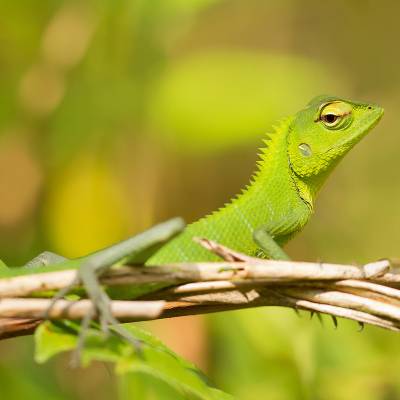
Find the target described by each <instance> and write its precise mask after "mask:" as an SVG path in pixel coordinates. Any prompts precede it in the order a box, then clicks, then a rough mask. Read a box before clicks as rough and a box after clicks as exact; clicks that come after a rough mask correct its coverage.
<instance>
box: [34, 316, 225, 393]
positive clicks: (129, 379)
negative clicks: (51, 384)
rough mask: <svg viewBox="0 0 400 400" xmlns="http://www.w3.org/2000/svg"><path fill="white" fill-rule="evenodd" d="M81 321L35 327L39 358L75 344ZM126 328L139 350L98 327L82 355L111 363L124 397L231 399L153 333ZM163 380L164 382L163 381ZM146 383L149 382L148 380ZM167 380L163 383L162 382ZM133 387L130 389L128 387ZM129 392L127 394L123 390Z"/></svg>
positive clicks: (87, 359) (88, 359) (85, 362)
mask: <svg viewBox="0 0 400 400" xmlns="http://www.w3.org/2000/svg"><path fill="white" fill-rule="evenodd" d="M79 327H80V325H79V323H78V324H77V323H74V322H68V321H66V322H65V323H64V324H63V326H61V324H52V323H50V322H46V323H44V324H42V325H40V327H39V328H38V329H37V330H36V332H35V342H36V354H35V358H36V361H37V362H39V363H43V362H46V361H47V360H48V359H50V358H51V357H53V356H54V355H56V354H59V353H61V352H65V351H67V350H74V349H75V348H76V344H77V340H78V337H77V335H76V333H77V331H79ZM125 327H126V329H127V330H128V331H129V332H130V334H132V335H133V336H134V337H135V338H136V339H137V340H140V343H141V348H140V351H135V350H134V349H133V346H132V344H131V343H129V342H128V341H126V340H124V339H121V338H119V337H117V336H116V335H113V336H110V337H109V338H107V339H105V338H104V337H102V336H101V335H99V332H98V330H92V331H89V332H88V336H87V339H86V345H85V348H84V350H83V351H82V354H80V358H81V360H82V364H83V365H84V366H85V365H89V364H90V363H91V362H92V361H94V360H100V361H103V362H108V363H112V364H114V365H115V372H116V373H117V374H118V375H119V376H120V379H121V380H122V381H123V385H122V394H123V398H124V397H125V398H128V397H130V398H131V397H132V395H134V396H135V397H138V398H145V397H146V396H147V395H148V394H151V395H150V396H151V397H152V396H155V398H165V397H164V393H165V391H167V393H168V394H171V396H172V395H174V397H171V396H170V395H168V396H167V397H169V398H176V399H178V398H179V399H189V400H190V399H192V400H201V399H204V400H229V399H232V397H231V396H229V395H227V394H225V393H223V392H221V391H219V390H217V389H216V388H214V387H213V386H212V385H210V384H209V382H207V380H208V379H207V378H206V377H205V376H204V375H203V373H202V372H201V371H200V370H198V369H197V368H196V367H195V366H194V365H193V364H191V363H189V362H187V361H186V360H183V359H182V358H181V357H179V356H178V355H177V354H175V353H174V352H172V351H171V350H170V349H168V347H166V346H165V345H164V344H163V343H161V342H160V341H159V340H158V339H157V338H155V337H154V336H153V335H151V334H150V333H148V332H146V331H144V330H142V329H140V328H137V327H136V326H133V325H132V324H130V325H126V326H125ZM147 379H149V381H148V382H146V380H147ZM160 381H161V382H160ZM146 383H147V384H146ZM162 383H164V385H162ZM128 387H130V389H129V390H126V388H128ZM125 392H126V394H124V393H125Z"/></svg>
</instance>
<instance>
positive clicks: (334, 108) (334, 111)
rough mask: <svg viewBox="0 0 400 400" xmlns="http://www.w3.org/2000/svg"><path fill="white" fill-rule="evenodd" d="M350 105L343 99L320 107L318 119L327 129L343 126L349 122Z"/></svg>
mask: <svg viewBox="0 0 400 400" xmlns="http://www.w3.org/2000/svg"><path fill="white" fill-rule="evenodd" d="M351 112H352V107H351V106H350V104H348V103H345V102H343V101H335V102H333V103H329V104H326V105H324V106H323V107H322V109H321V111H320V115H319V119H318V120H319V121H321V122H322V123H323V125H324V126H325V127H326V128H328V129H340V128H345V127H347V126H348V125H349V123H350V122H351Z"/></svg>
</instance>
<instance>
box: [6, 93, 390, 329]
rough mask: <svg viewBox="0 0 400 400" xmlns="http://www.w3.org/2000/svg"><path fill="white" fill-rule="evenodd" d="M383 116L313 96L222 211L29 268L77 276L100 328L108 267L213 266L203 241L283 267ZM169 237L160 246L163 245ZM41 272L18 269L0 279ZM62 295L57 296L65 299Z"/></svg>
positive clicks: (367, 107) (107, 317) (107, 318)
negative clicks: (323, 194)
mask: <svg viewBox="0 0 400 400" xmlns="http://www.w3.org/2000/svg"><path fill="white" fill-rule="evenodd" d="M382 115H383V109H382V108H380V107H378V106H376V105H372V104H365V103H357V102H354V101H349V100H343V99H340V98H337V97H331V96H320V97H317V98H315V99H313V100H312V101H311V102H310V103H309V104H308V105H307V106H306V107H305V108H304V109H303V110H301V111H299V112H298V113H297V114H295V115H294V116H291V117H289V118H286V119H284V120H283V121H282V122H281V123H280V124H279V125H278V126H277V127H275V129H274V131H273V132H272V133H271V134H269V135H268V137H267V139H266V140H265V147H264V148H263V149H262V150H261V160H260V161H259V162H258V170H257V172H256V173H255V174H254V176H253V177H252V179H251V182H250V184H249V185H248V186H247V187H246V188H245V189H244V190H243V191H242V193H241V194H239V195H238V196H237V197H235V198H234V199H233V200H232V201H231V202H230V203H228V204H227V205H225V207H222V208H220V209H219V210H218V211H216V212H214V213H212V214H211V215H209V216H207V217H204V218H201V219H200V220H198V221H197V222H194V223H193V224H191V225H189V226H188V227H186V228H185V229H184V230H183V232H182V233H180V232H181V230H182V229H183V227H184V224H183V222H182V220H180V219H175V220H171V221H169V222H167V223H164V224H162V225H159V226H156V227H153V228H152V229H150V230H149V231H147V232H144V233H142V234H140V235H138V236H136V237H133V238H131V239H128V240H126V241H124V242H121V243H118V244H116V245H114V246H111V247H109V248H107V249H104V250H101V251H99V252H97V253H94V254H92V255H89V256H86V257H83V258H80V259H76V260H66V259H64V258H62V257H60V256H57V255H54V254H52V253H43V254H42V255H40V256H38V257H37V258H36V259H34V260H33V262H31V263H29V264H28V266H32V265H37V264H41V265H43V264H51V265H48V266H47V267H45V268H44V269H45V270H46V271H49V270H54V269H61V268H63V269H67V268H78V269H79V273H78V276H79V279H80V280H82V281H83V284H84V285H85V288H86V290H87V293H88V295H89V297H90V298H91V299H92V301H93V302H94V304H95V305H96V306H97V310H98V312H99V317H100V320H101V321H102V322H103V326H104V328H105V326H106V324H108V323H112V324H114V323H116V322H117V321H115V320H114V319H113V318H112V316H111V313H110V312H109V308H108V298H107V296H106V295H105V293H104V292H103V291H102V290H101V289H100V287H99V285H98V284H97V276H98V275H99V274H100V273H101V272H103V271H104V270H105V269H107V268H109V267H110V266H112V265H115V264H123V263H125V262H130V263H139V262H146V264H147V265H160V264H165V263H170V262H180V261H206V260H214V259H216V256H214V255H213V254H211V253H209V252H207V251H206V250H205V249H203V248H201V247H200V246H199V245H198V244H196V243H195V242H194V241H193V240H192V239H193V237H195V236H197V237H206V238H208V239H212V240H215V241H217V242H219V243H221V244H223V245H226V246H228V247H230V248H232V249H234V250H237V251H240V252H243V253H245V254H249V255H257V256H260V257H265V258H273V259H288V256H287V255H286V253H285V252H284V251H283V250H282V245H284V244H285V243H286V242H287V241H288V240H289V239H291V238H292V237H293V236H294V235H295V234H297V233H298V232H299V231H300V230H301V229H302V228H303V227H304V225H305V224H306V223H307V221H308V220H309V218H310V216H311V215H312V212H313V208H314V202H315V198H316V196H317V193H318V191H319V189H320V188H321V186H322V185H323V183H324V182H325V180H326V178H327V177H328V175H329V174H330V173H331V172H332V170H333V169H334V167H335V166H336V165H337V164H338V162H339V161H340V160H341V159H342V158H343V156H344V155H345V154H346V153H347V152H348V151H349V150H350V149H351V148H352V147H353V146H354V145H355V144H356V143H357V142H359V141H360V140H361V139H362V138H363V137H364V136H365V135H366V134H367V133H368V132H369V131H370V130H371V129H372V128H373V127H374V126H375V125H376V124H377V123H378V121H379V120H380V118H381V117H382ZM173 236H176V237H174V238H173V239H172V240H170V241H169V242H168V243H167V244H165V245H164V246H162V244H164V243H165V242H166V241H167V240H169V239H170V238H172V237H173ZM33 270H35V271H43V267H42V268H36V269H32V268H23V269H21V268H19V269H15V268H14V269H11V271H8V272H4V270H3V271H0V276H1V275H3V276H5V275H8V276H10V275H15V274H21V273H32V272H33ZM64 294H65V291H64V292H61V293H60V294H59V296H57V297H60V296H61V295H64Z"/></svg>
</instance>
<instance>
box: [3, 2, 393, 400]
mask: <svg viewBox="0 0 400 400" xmlns="http://www.w3.org/2000/svg"><path fill="white" fill-rule="evenodd" d="M0 11H1V15H2V22H1V24H0V88H1V90H0V251H1V253H0V254H1V258H3V259H4V260H5V261H6V262H7V264H13V265H16V264H21V263H23V262H25V261H26V260H28V259H29V258H32V257H33V256H34V255H36V254H37V253H39V252H40V251H42V250H43V249H49V250H53V251H56V252H57V251H58V252H60V253H63V254H64V255H68V256H78V255H82V254H84V253H86V252H88V251H92V250H94V249H95V248H98V247H101V246H105V245H108V244H110V243H112V242H114V241H116V240H119V239H121V238H123V237H126V236H128V235H131V234H133V233H134V232H136V231H138V230H139V229H142V228H144V227H146V226H149V225H150V224H152V223H153V222H155V221H159V220H161V219H164V218H166V217H170V216H173V215H176V214H179V215H182V216H184V217H185V218H186V219H187V220H193V219H195V218H197V217H199V216H201V215H203V214H204V213H206V212H209V211H210V210H212V209H215V208H217V207H218V206H220V205H221V204H223V203H224V202H225V201H226V200H227V199H228V198H229V197H231V196H232V195H233V194H235V193H236V192H238V190H239V188H240V187H242V186H243V185H244V184H245V183H247V180H248V177H249V175H250V173H251V170H252V168H253V165H254V162H255V159H256V149H257V147H259V146H260V145H261V138H262V136H263V132H264V131H268V130H269V129H270V128H271V124H272V123H273V121H274V120H275V119H277V118H280V117H283V116H285V115H287V114H291V113H293V112H295V111H297V110H298V109H299V108H301V107H303V106H304V105H305V103H306V102H308V101H309V100H310V98H311V97H313V96H314V95H318V94H321V93H327V92H328V93H329V92H330V93H334V94H338V95H343V96H349V97H352V98H357V99H364V100H369V101H375V102H377V103H379V104H381V105H383V106H384V107H385V109H386V115H385V118H384V119H383V121H382V122H381V123H380V125H379V126H378V127H377V128H376V129H375V130H374V132H373V133H372V134H371V135H370V136H369V137H367V138H366V139H365V140H364V141H363V142H362V143H360V144H359V145H358V146H357V148H356V149H354V150H353V151H352V152H351V154H349V155H348V156H347V157H346V160H344V162H343V163H342V164H341V165H340V166H339V167H338V169H337V171H335V173H334V174H333V176H332V178H331V179H330V181H329V183H328V185H327V187H326V189H324V191H323V192H322V193H321V197H320V199H319V204H318V207H317V210H316V215H315V217H314V219H313V220H312V221H311V223H310V224H309V225H308V226H307V228H306V229H305V231H304V233H303V234H302V235H300V236H299V237H298V238H296V240H295V241H293V243H291V244H290V245H289V246H288V251H289V253H290V254H291V255H292V257H293V258H295V259H309V260H318V259H323V260H327V261H328V260H329V261H336V262H364V261H368V260H374V259H378V258H381V257H385V256H396V255H397V256H398V255H399V248H398V237H399V235H398V228H397V227H398V226H399V224H400V211H399V207H398V204H399V197H400V185H399V184H398V182H399V181H400V179H399V178H400V177H399V171H400V168H399V167H400V165H399V163H400V158H399V157H398V149H399V146H400V137H399V135H397V134H396V132H397V130H399V125H400V123H399V121H398V120H397V108H398V104H399V102H400V95H399V94H400V72H399V71H400V68H399V63H400V56H399V55H398V54H397V52H396V51H394V50H393V49H394V47H393V42H394V40H395V38H396V37H398V35H399V34H400V32H399V30H400V26H399V24H398V15H399V12H400V4H398V3H396V2H393V1H390V0H383V1H382V2H380V3H379V4H378V3H376V2H373V1H371V0H366V1H360V0H339V1H336V2H334V3H332V2H320V1H317V0H310V1H309V2H307V3H304V2H301V1H300V0H285V1H279V2H276V1H272V0H270V1H265V0H220V1H217V0H155V1H147V0H133V1H126V0H105V1H101V2H100V1H94V0H88V1H86V2H79V1H54V0H43V1H40V2H37V1H34V0H21V1H18V2H2V3H1V4H0ZM183 321H186V320H179V319H178V320H172V321H163V322H157V323H147V324H145V325H146V327H149V328H151V329H154V330H155V331H156V332H157V334H158V335H160V336H163V334H164V335H165V338H166V341H167V343H168V344H169V345H171V346H172V347H173V348H174V349H176V350H177V352H178V353H179V354H182V355H184V356H185V357H187V358H189V359H191V360H192V361H193V362H195V363H196V364H199V365H201V367H202V368H203V369H204V370H205V372H207V375H208V376H210V377H211V379H212V381H213V382H215V383H216V385H217V386H218V387H220V388H222V389H223V390H225V391H227V392H230V393H232V394H234V395H236V396H238V397H239V398H241V399H244V400H246V399H249V400H250V399H259V398H266V397H268V399H272V400H274V399H279V400H280V399H292V398H298V399H329V400H331V399H338V400H341V399H348V398H363V399H367V400H369V399H371V400H376V399H395V398H398V397H400V387H399V383H398V382H399V381H400V380H399V379H398V375H399V372H398V371H399V365H398V364H399V360H400V349H399V346H398V345H397V343H398V341H399V338H398V335H395V334H393V333H388V332H384V331H380V330H378V329H372V328H367V329H365V331H364V332H362V333H359V332H358V331H357V327H356V326H355V325H354V324H353V323H348V322H343V321H340V323H339V328H338V329H337V330H334V329H333V328H332V327H331V324H330V321H329V320H326V323H325V326H324V327H321V326H320V325H319V324H318V323H317V322H315V321H309V319H308V316H307V315H304V316H303V317H302V318H300V319H299V318H297V317H296V316H295V315H294V314H293V313H291V312H288V311H285V310H282V309H277V310H271V309H257V310H251V311H245V312H244V311H243V312H235V313H226V314H221V315H215V316H211V317H209V318H207V319H206V323H204V320H203V323H196V322H195V321H199V319H191V320H189V321H190V323H188V322H186V325H184V324H185V322H183ZM183 326H184V328H182V327H183ZM166 332H168V334H167V333H166ZM193 338H196V340H193ZM31 344H32V339H31V338H20V339H15V340H10V341H5V342H2V343H0V349H1V354H2V356H1V360H0V395H1V396H2V397H4V398H7V397H8V398H12V399H25V398H30V399H36V398H41V399H42V398H44V399H47V398H49V399H50V398H51V399H64V398H65V399H84V398H87V397H88V396H93V397H96V398H98V399H108V398H112V397H113V396H115V395H116V393H117V388H116V385H115V380H114V378H113V377H112V375H110V373H108V372H107V369H106V367H105V366H104V365H102V364H99V363H97V364H94V365H92V366H90V367H89V368H87V369H85V370H84V371H82V370H71V369H69V367H68V360H67V359H65V358H61V359H57V360H53V361H51V362H50V363H49V364H45V365H41V366H37V365H35V364H34V363H33V361H32V348H31ZM83 376H84V379H82V377H83ZM135 379H136V380H137V382H136V383H135V387H136V388H138V386H137V385H138V384H139V383H142V384H143V385H144V383H145V382H146V379H151V378H143V376H136V377H132V380H135ZM149 382H150V384H151V386H152V387H156V386H157V385H160V388H158V389H154V390H161V391H162V392H163V396H164V398H174V397H173V396H174V394H173V393H171V392H170V390H171V389H170V388H167V387H163V386H162V384H159V383H158V384H157V383H155V380H152V381H151V380H150V381H149ZM146 386H147V387H148V385H146ZM130 388H131V387H130V383H129V382H125V383H124V385H123V386H122V388H121V389H120V390H121V392H120V393H119V394H120V396H121V398H124V396H125V398H126V397H127V395H126V393H129V391H130ZM124 390H125V392H124ZM137 390H139V389H137ZM141 390H146V389H145V387H144V386H143V388H142V389H141ZM124 393H125V394H124ZM151 396H153V398H154V396H156V394H154V393H152V394H150V393H146V394H145V392H142V397H143V398H146V397H149V398H151Z"/></svg>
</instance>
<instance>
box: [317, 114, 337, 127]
mask: <svg viewBox="0 0 400 400" xmlns="http://www.w3.org/2000/svg"><path fill="white" fill-rule="evenodd" d="M339 118H340V117H339V115H335V114H324V115H321V121H323V122H324V123H325V125H331V124H334V123H335V122H336V121H337V120H338V119H339Z"/></svg>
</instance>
